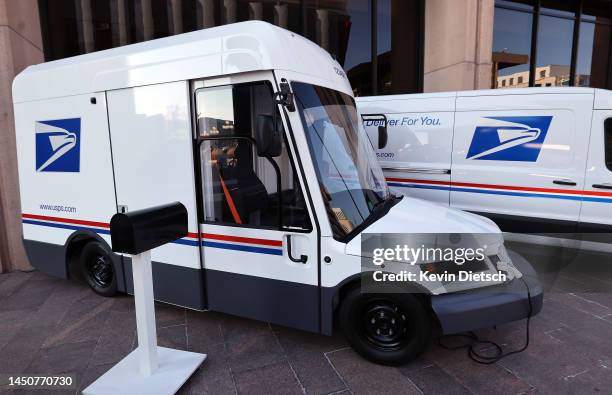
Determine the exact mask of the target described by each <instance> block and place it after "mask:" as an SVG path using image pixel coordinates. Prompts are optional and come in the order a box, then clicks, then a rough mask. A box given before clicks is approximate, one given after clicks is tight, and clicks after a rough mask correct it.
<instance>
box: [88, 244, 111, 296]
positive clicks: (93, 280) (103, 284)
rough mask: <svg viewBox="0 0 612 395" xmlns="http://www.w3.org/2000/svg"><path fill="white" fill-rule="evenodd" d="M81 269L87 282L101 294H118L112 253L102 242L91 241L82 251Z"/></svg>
mask: <svg viewBox="0 0 612 395" xmlns="http://www.w3.org/2000/svg"><path fill="white" fill-rule="evenodd" d="M80 263H81V269H82V273H83V277H84V278H85V281H87V284H89V286H90V287H91V289H93V290H94V292H96V293H97V294H99V295H102V296H115V295H116V294H117V277H116V276H115V271H114V268H113V260H112V258H111V255H110V253H109V252H108V251H107V250H106V248H104V246H103V245H102V243H100V242H97V241H92V242H89V243H87V244H86V245H85V247H83V250H82V251H81V258H80Z"/></svg>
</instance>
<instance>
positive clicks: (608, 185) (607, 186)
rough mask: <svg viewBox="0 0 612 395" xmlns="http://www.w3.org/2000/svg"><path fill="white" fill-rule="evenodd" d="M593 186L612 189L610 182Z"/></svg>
mask: <svg viewBox="0 0 612 395" xmlns="http://www.w3.org/2000/svg"><path fill="white" fill-rule="evenodd" d="M593 188H597V189H612V184H608V183H604V184H593Z"/></svg>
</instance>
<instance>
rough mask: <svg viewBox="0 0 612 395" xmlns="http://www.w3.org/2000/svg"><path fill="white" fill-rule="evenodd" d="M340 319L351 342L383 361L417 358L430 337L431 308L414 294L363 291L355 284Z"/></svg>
mask: <svg viewBox="0 0 612 395" xmlns="http://www.w3.org/2000/svg"><path fill="white" fill-rule="evenodd" d="M381 314H382V315H381ZM339 321H340V326H341V328H342V331H343V332H344V336H345V337H346V339H347V341H348V343H349V344H350V346H351V347H352V348H353V349H354V350H355V351H356V352H357V353H358V354H360V355H361V356H363V357H364V358H366V359H368V360H370V361H372V362H375V363H378V364H382V365H392V366H393V365H402V364H405V363H407V362H409V361H411V360H413V359H415V358H416V357H418V356H419V355H420V354H421V353H422V352H423V350H424V349H425V347H427V345H428V344H429V341H430V339H431V319H430V315H429V312H428V311H427V309H426V308H425V306H424V305H423V303H422V302H421V300H420V299H419V298H417V297H416V296H414V295H411V294H372V293H361V289H360V287H359V286H356V287H353V288H352V289H351V290H350V291H349V292H348V293H347V294H346V296H345V297H344V300H343V301H342V305H341V306H340V314H339Z"/></svg>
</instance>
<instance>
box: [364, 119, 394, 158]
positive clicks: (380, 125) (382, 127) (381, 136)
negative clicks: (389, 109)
mask: <svg viewBox="0 0 612 395" xmlns="http://www.w3.org/2000/svg"><path fill="white" fill-rule="evenodd" d="M361 119H362V121H363V122H364V124H363V126H364V127H366V126H377V130H378V142H377V147H378V149H383V148H385V147H386V146H387V142H388V141H389V133H388V132H387V116H386V115H385V114H363V115H361Z"/></svg>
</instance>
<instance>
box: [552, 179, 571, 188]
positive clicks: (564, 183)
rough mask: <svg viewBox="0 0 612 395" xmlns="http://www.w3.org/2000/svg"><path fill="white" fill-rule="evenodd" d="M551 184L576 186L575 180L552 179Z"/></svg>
mask: <svg viewBox="0 0 612 395" xmlns="http://www.w3.org/2000/svg"><path fill="white" fill-rule="evenodd" d="M553 184H557V185H568V186H572V187H575V186H576V182H574V181H572V180H554V181H553Z"/></svg>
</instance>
